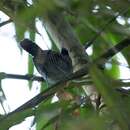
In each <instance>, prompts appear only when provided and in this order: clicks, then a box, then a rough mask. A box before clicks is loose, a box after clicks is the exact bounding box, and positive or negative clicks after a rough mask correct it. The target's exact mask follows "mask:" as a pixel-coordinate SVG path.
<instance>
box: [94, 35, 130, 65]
mask: <svg viewBox="0 0 130 130" xmlns="http://www.w3.org/2000/svg"><path fill="white" fill-rule="evenodd" d="M129 45H130V39H128V38H127V39H124V40H123V41H121V42H119V43H118V44H116V45H115V46H114V47H112V48H110V49H108V50H107V51H106V52H105V53H103V54H102V55H101V56H100V57H99V58H97V59H96V61H97V62H98V63H99V64H100V65H103V64H104V63H106V61H107V60H109V59H110V58H112V57H113V56H114V55H116V54H117V53H118V52H120V51H122V50H123V49H124V48H126V47H128V46H129Z"/></svg>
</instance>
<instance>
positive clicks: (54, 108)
mask: <svg viewBox="0 0 130 130" xmlns="http://www.w3.org/2000/svg"><path fill="white" fill-rule="evenodd" d="M129 4H130V2H129V1H127V0H124V1H123V0H115V1H113V0H109V1H108V0H98V1H97V0H86V1H85V0H48V1H46V0H32V3H28V2H27V0H24V1H22V0H21V1H18V0H1V2H0V10H1V11H2V12H4V13H5V14H6V15H8V16H9V18H10V20H11V21H10V22H13V23H14V25H15V30H16V41H17V42H18V43H19V41H20V40H22V39H23V38H24V34H25V32H27V31H28V32H29V35H30V39H32V40H34V39H35V34H38V35H40V33H39V32H38V31H37V28H36V26H35V25H36V19H38V20H39V21H42V23H43V25H44V26H45V23H46V22H48V21H47V20H48V14H49V13H50V12H51V13H52V12H53V13H54V14H57V15H60V14H62V16H63V18H64V19H65V20H66V21H67V22H68V23H69V24H70V25H71V27H72V30H73V31H74V33H75V34H76V36H77V39H79V41H80V45H81V46H82V47H85V45H86V44H87V43H89V42H90V41H91V40H92V41H93V43H92V44H91V47H90V48H91V50H92V54H91V55H89V57H87V54H86V59H87V58H88V59H87V63H86V64H87V65H86V66H84V68H83V69H81V71H80V70H79V72H77V73H74V75H72V76H70V77H69V78H67V79H63V81H61V82H59V83H57V84H56V85H54V86H53V87H52V88H48V89H46V90H43V88H42V89H41V90H42V92H43V93H42V94H44V96H46V95H48V97H47V98H44V99H43V97H40V98H41V99H43V100H42V102H41V100H40V101H39V102H38V103H36V101H37V100H33V103H32V102H31V103H32V104H33V105H32V104H31V105H30V104H28V106H27V107H26V109H25V108H24V109H22V110H20V111H15V112H13V113H11V114H9V115H1V116H0V129H1V130H7V129H8V128H9V127H11V126H13V125H16V124H18V123H20V122H21V121H23V120H24V119H25V118H26V117H28V116H32V115H34V116H35V120H34V121H35V124H36V130H43V129H45V130H52V129H60V130H64V129H68V130H70V129H71V130H73V129H74V130H79V129H81V130H86V129H89V130H105V129H113V130H129V129H130V123H129V116H130V115H129V114H130V109H129V107H130V106H129V94H128V95H127V96H125V97H124V96H122V94H120V93H119V92H117V91H116V89H117V88H119V87H120V88H121V87H124V86H126V87H128V86H129V84H130V83H128V84H127V85H126V83H124V82H123V80H118V79H119V77H120V69H119V66H120V63H119V62H118V57H119V56H115V57H114V58H113V59H110V60H109V61H106V63H105V65H106V64H108V63H109V64H111V67H110V68H109V67H108V68H107V66H106V67H105V70H103V69H104V66H105V65H104V66H103V69H102V67H98V65H97V66H96V65H95V64H96V62H94V61H95V59H96V58H97V59H98V57H100V56H101V55H102V54H103V53H105V52H106V51H107V50H108V49H109V48H111V47H113V46H114V45H116V44H117V43H119V42H120V41H122V40H123V39H125V38H127V37H129V35H130V30H129V26H130V18H129V14H130V9H129ZM53 13H52V15H53ZM117 16H118V17H117ZM46 19H47V20H46ZM64 19H62V20H64ZM57 20H58V19H57ZM56 22H59V23H60V22H61V21H56ZM108 23H109V24H108ZM47 24H49V25H51V24H50V23H49V22H48V23H47ZM3 25H4V24H1V26H3ZM65 28H66V26H63V27H62V29H63V30H64V29H65ZM53 29H54V31H53V33H54V32H56V31H55V30H58V29H57V26H55V28H53ZM46 31H47V33H48V35H49V37H50V39H51V41H52V48H53V49H55V50H57V49H58V46H57V43H56V41H55V40H54V39H53V37H52V36H51V34H50V32H49V29H48V26H46ZM63 33H64V32H63ZM70 33H71V30H70ZM53 35H54V36H56V37H58V36H59V34H58V33H57V32H56V33H54V34H53ZM57 35H58V36H57ZM64 36H66V35H64ZM95 36H96V38H95ZM65 38H67V37H65ZM63 39H64V38H63ZM60 40H61V39H60ZM69 40H71V39H69ZM61 42H63V41H62V40H61ZM70 42H71V41H70ZM72 42H73V41H72ZM66 44H67V43H66ZM61 46H62V45H61ZM73 46H75V45H73ZM70 49H71V48H70ZM129 50H130V47H127V48H125V49H124V50H123V51H122V52H121V54H122V55H123V56H124V58H125V60H126V61H127V63H128V66H129V65H130V58H129ZM73 51H75V49H73ZM79 51H80V49H79ZM78 58H79V57H78ZM79 59H80V58H79ZM72 60H73V59H72ZM33 72H34V66H33V64H32V62H31V57H30V56H29V59H28V73H29V74H31V75H32V74H33ZM86 74H88V75H89V76H88V77H87V78H86V77H82V76H83V75H86ZM4 78H6V74H3V73H0V81H1V80H3V79H4ZM68 80H69V82H68V83H67V84H68V87H66V86H65V85H64V83H65V82H67V81H68ZM43 84H44V85H43ZM83 85H85V86H91V87H93V86H95V87H96V89H97V91H98V99H97V100H96V101H95V102H94V103H96V107H94V105H93V103H92V102H93V101H92V100H91V95H89V94H88V93H86V91H84V90H83V89H82V87H81V86H83ZM41 86H42V87H43V86H45V83H44V82H43V83H42V85H41ZM29 87H30V89H31V87H32V81H29ZM60 88H62V89H63V88H64V89H65V92H64V91H63V90H62V89H60ZM0 91H1V92H2V87H1V83H0ZM56 92H57V95H58V97H59V100H58V101H57V102H55V103H52V95H54V93H56ZM121 92H122V91H121ZM42 94H41V95H42ZM49 94H50V95H51V96H50V95H49ZM87 94H88V95H87ZM125 94H126V93H125ZM3 97H4V96H1V97H0V98H1V99H2V98H3ZM35 99H37V98H35ZM102 99H103V101H102ZM4 100H6V98H5V97H4ZM0 101H2V100H0ZM38 104H39V105H38ZM36 105H38V106H37V107H36V108H35V106H36ZM104 108H105V109H106V110H105V109H104Z"/></svg>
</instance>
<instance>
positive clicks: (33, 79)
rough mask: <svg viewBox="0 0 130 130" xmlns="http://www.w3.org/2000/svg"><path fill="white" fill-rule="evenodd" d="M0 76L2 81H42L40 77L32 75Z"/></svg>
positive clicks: (2, 74)
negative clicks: (7, 79)
mask: <svg viewBox="0 0 130 130" xmlns="http://www.w3.org/2000/svg"><path fill="white" fill-rule="evenodd" d="M0 76H1V77H2V79H6V78H9V79H21V80H32V81H41V82H42V81H44V79H43V78H42V77H40V76H34V75H29V74H27V75H18V74H7V73H3V72H1V73H0Z"/></svg>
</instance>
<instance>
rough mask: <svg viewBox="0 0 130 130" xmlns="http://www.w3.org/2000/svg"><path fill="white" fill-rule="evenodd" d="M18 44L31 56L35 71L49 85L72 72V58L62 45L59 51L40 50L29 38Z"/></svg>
mask: <svg viewBox="0 0 130 130" xmlns="http://www.w3.org/2000/svg"><path fill="white" fill-rule="evenodd" d="M20 45H21V47H22V48H23V49H24V50H25V51H27V52H28V53H29V54H30V55H31V56H32V59H33V63H34V65H35V67H36V69H37V71H38V72H39V73H40V74H41V76H42V77H43V78H44V80H45V81H46V82H47V83H48V84H49V85H53V84H56V83H57V82H59V81H60V80H62V79H64V78H66V77H67V76H69V75H71V74H72V73H73V66H72V60H71V58H70V56H69V52H68V50H67V49H66V48H64V47H63V48H62V49H61V51H60V52H56V51H53V50H42V49H41V48H40V47H39V46H38V45H37V44H36V43H35V42H33V41H32V40H30V39H24V40H22V41H21V42H20Z"/></svg>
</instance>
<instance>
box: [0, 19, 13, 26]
mask: <svg viewBox="0 0 130 130" xmlns="http://www.w3.org/2000/svg"><path fill="white" fill-rule="evenodd" d="M11 22H12V20H11V19H9V20H6V21H4V22H2V23H0V27H2V26H4V25H6V24H8V23H11Z"/></svg>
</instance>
